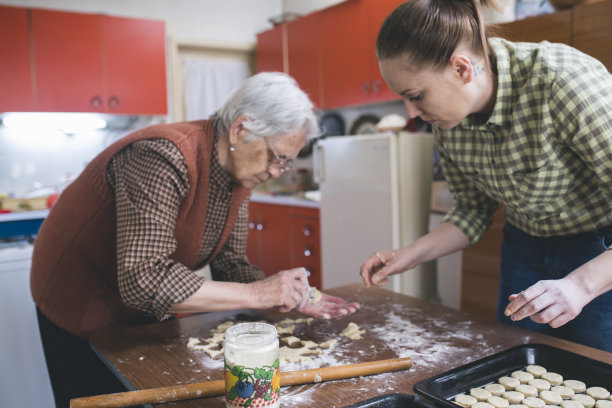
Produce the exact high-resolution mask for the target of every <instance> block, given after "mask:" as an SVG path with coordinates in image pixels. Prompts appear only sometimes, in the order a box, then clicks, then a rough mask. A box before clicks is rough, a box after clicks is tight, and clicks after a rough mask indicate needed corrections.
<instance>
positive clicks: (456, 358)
mask: <svg viewBox="0 0 612 408" xmlns="http://www.w3.org/2000/svg"><path fill="white" fill-rule="evenodd" d="M328 293H330V294H335V295H338V296H342V297H344V298H346V299H347V300H351V301H357V302H360V303H361V305H362V307H361V309H360V310H359V311H358V312H357V313H355V314H354V315H351V316H346V317H342V318H336V319H332V320H315V321H314V322H312V324H311V325H310V326H308V325H300V326H298V327H297V329H296V332H295V333H294V335H295V336H297V337H299V338H301V339H302V340H313V341H315V342H323V341H326V340H330V339H332V338H335V339H338V343H337V345H336V347H335V348H334V350H332V351H331V352H330V353H329V354H323V355H320V356H315V357H313V360H312V361H310V362H305V363H281V370H282V371H292V370H300V369H309V368H317V367H322V366H330V365H332V366H333V365H342V364H350V363H358V362H365V361H372V360H380V359H388V358H397V357H410V358H412V359H413V360H414V366H413V367H412V368H411V369H410V370H407V371H400V372H395V373H386V374H379V375H374V376H368V377H359V378H352V379H346V380H338V381H330V382H323V383H317V384H306V385H300V386H292V387H285V388H282V389H281V399H282V406H283V407H285V408H287V407H332V406H335V407H342V406H345V405H348V404H353V403H356V402H358V401H362V400H365V399H368V398H372V397H374V396H378V395H381V394H388V393H394V392H400V393H409V394H414V391H413V388H412V387H413V386H414V384H415V383H417V382H418V381H420V380H423V379H426V378H429V377H432V376H433V375H436V374H439V373H441V372H444V371H447V370H449V369H451V368H454V367H458V366H460V365H463V364H466V363H468V362H471V361H474V360H477V359H480V358H483V357H486V356H489V355H491V354H495V353H498V352H500V351H502V350H506V349H509V348H511V347H515V346H518V345H522V344H527V343H545V344H549V345H552V346H554V347H557V348H560V349H565V350H569V351H572V352H574V353H578V354H582V355H585V356H588V357H591V358H594V359H597V360H600V361H603V362H606V363H608V364H612V353H607V352H604V351H600V350H596V349H593V348H590V347H586V346H581V345H578V344H575V343H571V342H568V341H564V340H559V339H556V338H553V337H549V336H545V335H542V334H538V333H533V332H529V331H526V330H523V329H519V328H516V327H512V326H509V325H506V324H501V323H498V322H496V321H493V320H485V319H480V318H477V317H474V316H472V315H469V314H466V313H464V312H461V311H457V310H454V309H450V308H447V307H444V306H441V305H437V304H432V303H428V302H426V301H423V300H420V299H416V298H413V297H409V296H405V295H402V294H398V293H395V292H391V291H388V290H385V289H381V288H371V289H366V288H365V287H364V286H363V285H361V284H353V285H348V286H342V287H339V288H335V289H331V290H329V291H328ZM287 317H290V318H297V317H302V315H300V314H298V313H280V312H275V311H254V310H242V311H234V312H215V313H203V314H198V315H192V316H188V317H184V318H181V319H178V320H172V321H167V322H162V323H154V324H151V325H147V326H141V327H137V328H130V329H125V330H119V331H116V332H113V333H107V334H103V335H99V336H96V337H94V338H93V339H92V340H91V343H92V345H93V347H94V349H95V350H96V351H97V352H98V353H99V354H100V356H101V357H102V358H103V360H105V361H106V363H107V364H108V365H109V366H110V367H112V369H113V370H115V372H116V374H117V376H118V377H119V378H120V379H121V380H122V381H123V382H124V383H125V384H126V385H127V386H128V388H130V389H147V388H155V387H163V386H171V385H177V384H188V383H198V382H204V381H212V380H222V379H223V378H224V372H223V358H222V357H221V356H220V357H218V358H217V359H215V360H212V359H210V358H209V357H208V355H206V354H205V353H204V352H201V351H195V350H191V349H188V348H187V342H188V339H189V337H198V338H200V339H201V340H202V341H203V342H204V339H206V338H208V337H209V332H210V330H211V329H213V328H215V327H216V326H217V325H219V324H220V323H223V322H225V321H227V320H259V319H265V320H267V321H270V322H276V321H280V320H282V319H285V318H287ZM349 322H355V323H356V324H357V325H359V327H360V328H361V329H365V330H366V333H365V335H364V339H363V340H349V339H346V338H343V337H340V336H339V334H340V332H341V331H342V330H343V329H344V328H346V327H347V325H348V323H349ZM167 405H168V404H166V405H165V406H167ZM159 406H160V407H161V406H162V405H159ZM170 406H172V407H181V408H183V407H185V408H186V407H202V406H206V407H219V408H221V407H225V404H224V397H210V398H206V399H204V400H202V399H195V400H189V401H182V402H177V403H172V404H170Z"/></svg>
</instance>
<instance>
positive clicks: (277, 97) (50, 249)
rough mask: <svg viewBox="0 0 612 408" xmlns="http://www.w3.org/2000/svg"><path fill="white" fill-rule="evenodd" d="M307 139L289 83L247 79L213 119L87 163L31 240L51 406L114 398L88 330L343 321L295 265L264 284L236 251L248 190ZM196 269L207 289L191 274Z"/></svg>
mask: <svg viewBox="0 0 612 408" xmlns="http://www.w3.org/2000/svg"><path fill="white" fill-rule="evenodd" d="M315 134H318V125H317V121H316V118H315V115H314V113H313V106H312V103H311V102H310V100H309V99H308V96H307V95H306V94H305V93H304V92H302V91H301V90H300V89H299V88H298V86H297V84H296V82H295V81H294V80H293V79H292V78H290V77H288V76H287V75H284V74H280V73H261V74H258V75H255V76H253V77H251V78H249V79H248V80H246V81H245V82H244V84H243V85H242V86H241V87H240V88H239V89H238V90H237V91H236V92H235V93H234V94H233V96H231V97H230V99H229V100H228V101H227V102H226V103H225V105H224V106H223V107H222V108H221V109H220V110H219V112H218V114H217V115H216V117H215V118H213V119H211V120H202V121H196V122H183V123H176V124H168V125H166V124H164V125H155V126H151V127H148V128H145V129H142V130H139V131H137V132H134V133H132V134H130V135H127V136H125V137H124V138H122V139H120V140H119V141H117V142H116V143H114V144H113V145H111V146H109V147H108V148H107V149H105V150H104V151H103V152H102V153H100V154H99V155H98V156H97V157H96V158H94V160H92V162H91V163H90V164H89V165H88V166H87V168H86V169H85V170H84V171H83V172H82V174H81V175H80V176H79V177H78V178H77V179H76V180H75V181H74V182H73V183H72V184H71V185H70V186H69V187H68V188H67V189H66V190H64V192H63V193H62V195H61V197H60V198H59V200H58V201H57V203H56V204H55V205H54V206H53V209H52V210H51V212H50V214H49V216H48V218H47V219H46V220H45V222H44V223H43V225H42V227H41V229H40V232H39V234H38V236H37V237H36V243H35V245H34V255H33V260H32V272H31V287H32V295H33V298H34V301H35V302H36V305H37V309H38V310H37V311H38V318H39V326H40V331H41V337H42V341H43V347H44V351H45V356H46V359H47V367H48V369H49V374H50V377H51V385H52V387H53V392H54V394H55V400H56V404H57V406H58V407H59V406H68V405H69V400H70V399H71V398H75V397H81V396H87V395H94V394H105V393H111V392H118V391H123V390H125V389H124V388H123V386H122V385H121V384H120V383H119V381H118V380H117V379H116V378H115V377H114V375H113V374H112V373H111V372H110V371H109V370H108V369H107V368H106V367H105V366H104V364H103V363H102V361H101V360H100V359H99V358H98V357H97V356H96V355H95V353H94V352H93V350H92V349H91V347H90V345H89V342H88V340H87V338H88V337H90V336H92V335H95V334H97V333H101V332H104V331H109V330H113V329H117V328H122V327H131V326H136V325H139V324H143V323H147V322H150V321H154V320H155V319H157V320H164V319H167V318H169V317H171V316H172V314H173V313H179V312H208V311H215V310H237V309H242V308H254V309H267V308H273V307H278V308H280V310H281V311H289V310H292V309H298V310H299V311H301V312H302V313H304V314H308V315H312V316H317V317H323V318H329V317H332V316H337V315H346V314H349V313H353V312H355V310H356V309H357V308H358V307H359V305H358V304H356V303H347V302H345V301H344V300H343V299H340V298H337V297H333V296H329V295H327V294H323V295H322V296H323V297H322V299H321V301H319V302H318V303H317V304H316V305H311V304H308V303H307V302H305V301H304V300H305V299H307V295H308V288H309V287H308V282H307V279H306V270H305V269H304V268H297V269H292V270H287V271H281V272H279V273H277V274H275V275H273V276H270V277H268V278H265V276H264V273H263V272H262V271H261V270H260V269H259V268H257V267H255V266H253V265H251V264H250V263H249V262H248V260H247V259H246V255H245V250H246V238H247V216H248V197H249V194H250V191H251V189H252V188H253V187H254V186H256V185H257V184H259V183H262V182H263V181H265V180H267V179H269V178H270V177H273V178H277V177H279V176H280V175H281V173H283V172H284V171H286V170H288V169H290V168H291V162H292V160H293V159H294V158H295V157H296V156H297V154H298V152H299V150H300V149H301V148H302V146H303V145H304V142H305V141H306V139H307V138H308V137H310V136H312V135H315ZM206 264H209V265H210V268H211V273H212V277H213V280H206V279H204V278H202V277H200V276H198V275H196V274H195V273H194V270H196V269H199V268H201V267H202V266H204V265H206ZM264 278H265V279H264Z"/></svg>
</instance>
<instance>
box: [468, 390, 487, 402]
mask: <svg viewBox="0 0 612 408" xmlns="http://www.w3.org/2000/svg"><path fill="white" fill-rule="evenodd" d="M470 395H471V396H472V397H474V398H476V399H477V400H478V401H486V400H487V398H489V397H491V396H492V395H491V392H490V391H487V390H485V389H484V388H472V389H471V390H470Z"/></svg>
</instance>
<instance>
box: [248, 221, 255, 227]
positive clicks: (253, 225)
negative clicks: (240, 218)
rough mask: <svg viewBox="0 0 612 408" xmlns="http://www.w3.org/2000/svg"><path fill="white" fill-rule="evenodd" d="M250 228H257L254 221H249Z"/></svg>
mask: <svg viewBox="0 0 612 408" xmlns="http://www.w3.org/2000/svg"><path fill="white" fill-rule="evenodd" d="M249 229H255V223H254V222H253V221H250V222H249Z"/></svg>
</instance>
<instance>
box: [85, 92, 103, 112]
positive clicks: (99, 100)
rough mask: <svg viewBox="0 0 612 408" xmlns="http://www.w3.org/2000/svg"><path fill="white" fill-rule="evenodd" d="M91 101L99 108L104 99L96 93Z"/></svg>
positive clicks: (92, 105)
mask: <svg viewBox="0 0 612 408" xmlns="http://www.w3.org/2000/svg"><path fill="white" fill-rule="evenodd" d="M89 103H90V104H91V107H92V108H96V109H98V108H99V107H101V106H102V104H103V103H104V99H102V97H101V96H100V95H96V96H94V97H93V98H91V101H90V102H89Z"/></svg>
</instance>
